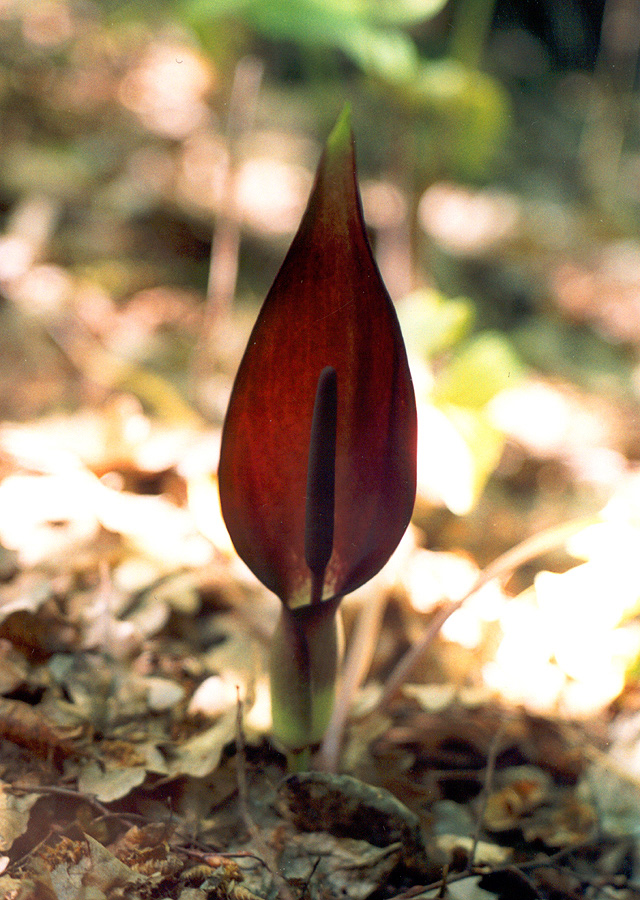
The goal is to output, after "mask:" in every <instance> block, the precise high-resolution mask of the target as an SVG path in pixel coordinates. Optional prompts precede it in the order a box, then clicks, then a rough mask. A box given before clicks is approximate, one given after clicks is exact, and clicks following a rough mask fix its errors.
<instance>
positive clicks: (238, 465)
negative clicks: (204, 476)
mask: <svg viewBox="0 0 640 900" xmlns="http://www.w3.org/2000/svg"><path fill="white" fill-rule="evenodd" d="M314 410H315V412H314ZM218 477H219V485H220V500H221V505H222V512H223V515H224V518H225V522H226V524H227V528H228V530H229V534H230V536H231V539H232V541H233V543H234V545H235V547H236V550H237V551H238V553H239V555H240V556H241V557H242V559H244V561H245V562H246V563H247V565H248V566H249V568H251V569H252V570H253V572H254V573H255V574H256V575H257V577H258V578H259V579H260V580H261V581H262V582H263V583H264V584H265V585H266V586H267V587H268V588H270V589H271V590H272V591H274V593H276V594H277V595H278V596H279V597H280V599H281V600H282V602H283V603H284V604H285V605H286V606H287V607H288V608H289V609H292V610H295V609H297V608H298V607H301V606H305V605H307V604H310V603H312V602H314V603H316V602H317V601H319V600H323V601H327V600H329V599H331V598H334V597H339V596H342V595H343V594H346V593H348V592H349V591H352V590H354V589H355V588H357V587H359V586H360V585H361V584H363V583H364V582H365V581H367V580H368V579H369V578H371V577H372V576H373V575H375V573H376V572H377V571H378V570H379V569H381V568H382V566H383V565H384V564H385V562H386V561H387V560H388V558H389V557H390V555H391V554H392V553H393V551H394V549H395V547H396V546H397V544H398V542H399V540H400V538H401V537H402V534H403V533H404V531H405V529H406V527H407V525H408V523H409V520H410V518H411V513H412V510H413V503H414V499H415V486H416V408H415V399H414V394H413V386H412V383H411V376H410V374H409V366H408V363H407V357H406V353H405V348H404V344H403V341H402V335H401V333H400V327H399V325H398V320H397V317H396V314H395V310H394V308H393V304H392V302H391V300H390V298H389V295H388V294H387V291H386V289H385V286H384V284H383V282H382V279H381V277H380V274H379V272H378V269H377V267H376V264H375V262H374V259H373V255H372V252H371V248H370V246H369V242H368V239H367V235H366V231H365V226H364V221H363V216H362V209H361V205H360V197H359V193H358V187H357V182H356V174H355V157H354V148H353V137H352V134H351V128H350V124H349V116H348V113H347V112H345V113H344V114H343V115H342V116H341V118H340V119H339V121H338V123H337V125H336V126H335V128H334V130H333V132H332V133H331V136H330V137H329V140H328V142H327V145H326V148H325V151H324V154H323V156H322V159H321V161H320V165H319V168H318V173H317V176H316V181H315V184H314V187H313V189H312V192H311V196H310V198H309V203H308V206H307V209H306V212H305V213H304V216H303V218H302V222H301V223H300V227H299V229H298V232H297V234H296V236H295V238H294V239H293V243H292V245H291V248H290V250H289V252H288V254H287V256H286V258H285V260H284V262H283V264H282V267H281V269H280V271H279V272H278V275H277V276H276V279H275V282H274V284H273V286H272V288H271V290H270V291H269V294H268V296H267V298H266V300H265V302H264V305H263V307H262V310H261V312H260V315H259V316H258V319H257V322H256V324H255V327H254V329H253V332H252V334H251V337H250V340H249V344H248V346H247V349H246V351H245V354H244V357H243V359H242V362H241V364H240V368H239V370H238V374H237V377H236V381H235V385H234V388H233V392H232V395H231V399H230V402H229V408H228V411H227V416H226V420H225V424H224V429H223V435H222V445H221V451H220V467H219V472H218ZM318 584H319V585H320V586H319V587H318Z"/></svg>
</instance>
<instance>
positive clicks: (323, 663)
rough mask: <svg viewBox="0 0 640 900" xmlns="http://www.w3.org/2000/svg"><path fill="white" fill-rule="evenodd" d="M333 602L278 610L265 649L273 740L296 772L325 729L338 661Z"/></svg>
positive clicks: (337, 636) (336, 617)
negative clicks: (268, 661)
mask: <svg viewBox="0 0 640 900" xmlns="http://www.w3.org/2000/svg"><path fill="white" fill-rule="evenodd" d="M339 625H340V623H339V618H338V614H337V603H333V602H332V603H322V604H318V605H315V606H307V607H304V608H299V609H296V610H289V609H287V608H286V607H283V608H282V613H281V616H280V619H279V621H278V625H277V626H276V630H275V633H274V635H273V640H272V644H271V715H272V720H273V737H274V738H275V740H276V742H277V743H278V744H279V745H281V746H282V747H283V748H284V749H285V751H286V752H287V754H288V758H289V765H290V767H291V768H294V769H295V770H296V771H303V768H301V766H302V767H305V766H307V767H308V765H309V761H310V752H309V750H310V748H311V747H314V746H315V745H317V744H319V743H320V741H321V740H322V737H323V735H324V732H325V730H326V728H327V725H328V724H329V719H330V718H331V712H332V710H333V702H334V696H335V684H336V676H337V671H338V662H339V658H340V650H341V648H340V643H341V642H340V627H339Z"/></svg>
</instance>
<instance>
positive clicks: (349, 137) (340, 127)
mask: <svg viewBox="0 0 640 900" xmlns="http://www.w3.org/2000/svg"><path fill="white" fill-rule="evenodd" d="M352 141H353V132H352V130H351V104H350V103H345V105H344V107H343V109H342V112H341V113H340V115H339V116H338V121H337V122H336V124H335V125H334V126H333V129H332V131H331V134H330V135H329V137H328V139H327V145H326V152H327V155H328V156H329V157H332V156H334V155H335V154H341V153H344V152H345V150H348V149H349V148H350V147H351V144H352Z"/></svg>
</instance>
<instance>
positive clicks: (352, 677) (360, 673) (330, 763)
mask: <svg viewBox="0 0 640 900" xmlns="http://www.w3.org/2000/svg"><path fill="white" fill-rule="evenodd" d="M387 599H388V598H387V595H386V593H383V592H377V593H376V594H375V595H374V596H373V597H371V598H370V601H369V602H368V603H363V605H362V607H361V608H360V613H359V615H358V618H357V620H356V625H355V628H354V633H353V637H352V640H351V643H350V646H349V652H348V654H347V657H346V660H345V664H344V667H343V671H342V676H341V679H340V686H339V688H338V693H337V696H336V701H335V705H334V708H333V713H332V715H331V720H330V722H329V725H328V727H327V730H326V733H325V736H324V739H323V741H322V746H321V747H320V750H319V752H318V755H317V757H316V760H315V762H316V765H317V766H318V767H319V768H320V769H322V770H324V771H325V772H335V771H336V770H337V768H338V760H339V758H340V750H341V747H342V741H343V738H344V732H345V728H346V724H347V719H348V717H349V711H350V709H351V704H352V702H353V698H354V696H355V693H356V691H357V690H358V688H359V687H360V685H361V684H362V682H363V681H364V679H365V678H366V676H367V673H368V671H369V668H370V666H371V661H372V659H373V654H374V652H375V649H376V645H377V643H378V635H379V634H380V627H381V625H382V617H383V615H384V610H385V607H386V605H387Z"/></svg>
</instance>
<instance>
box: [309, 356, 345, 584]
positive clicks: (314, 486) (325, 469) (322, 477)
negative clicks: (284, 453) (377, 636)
mask: <svg viewBox="0 0 640 900" xmlns="http://www.w3.org/2000/svg"><path fill="white" fill-rule="evenodd" d="M337 413H338V383H337V378H336V370H335V369H334V368H333V366H325V368H324V369H323V370H322V372H321V373H320V377H319V378H318V387H317V389H316V401H315V405H314V407H313V419H312V420H311V437H310V440H309V462H308V464H307V501H306V518H305V532H304V555H305V559H306V561H307V565H308V566H309V568H310V569H311V573H312V576H313V578H312V597H311V601H312V602H317V601H318V600H321V599H322V582H323V581H324V573H325V571H326V568H327V566H328V565H329V560H330V559H331V551H332V550H333V516H334V508H335V481H336V426H337V421H336V420H337Z"/></svg>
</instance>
